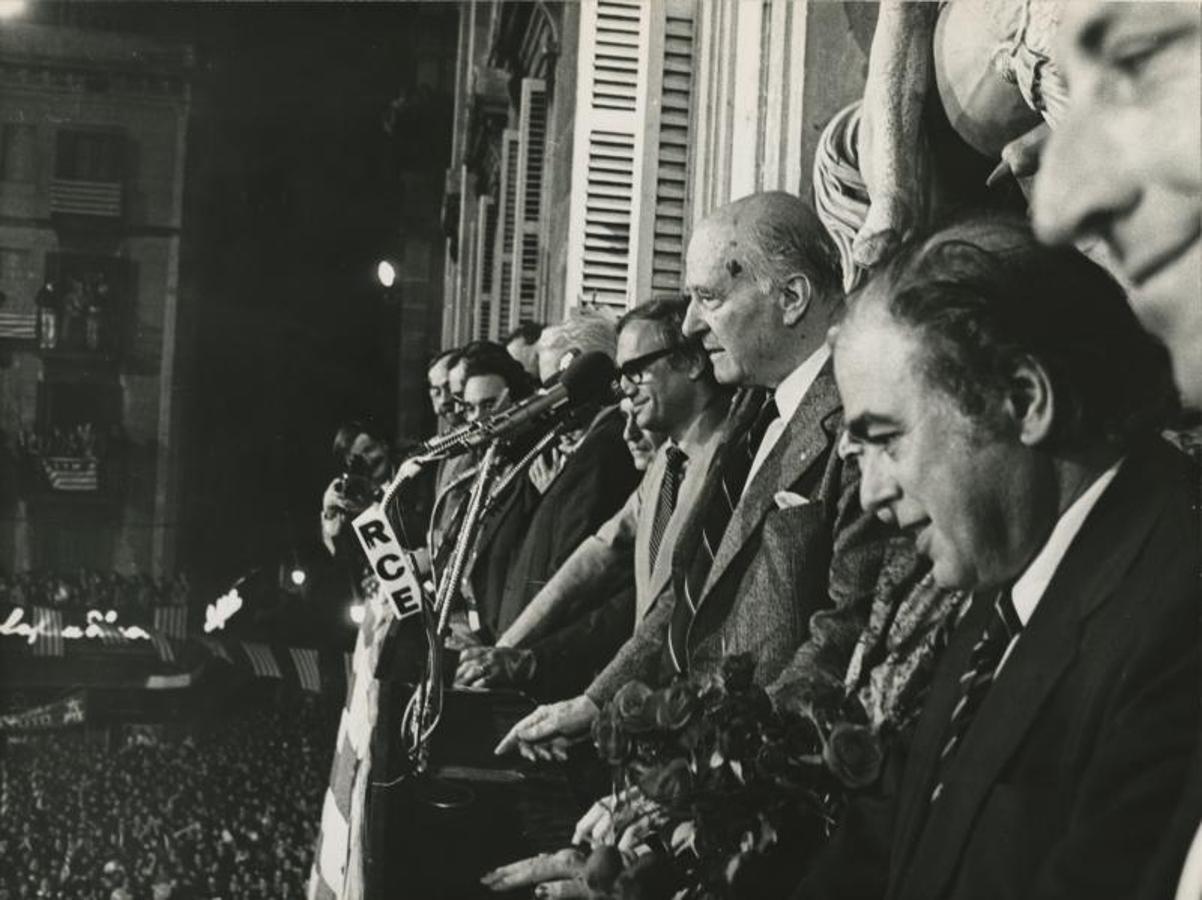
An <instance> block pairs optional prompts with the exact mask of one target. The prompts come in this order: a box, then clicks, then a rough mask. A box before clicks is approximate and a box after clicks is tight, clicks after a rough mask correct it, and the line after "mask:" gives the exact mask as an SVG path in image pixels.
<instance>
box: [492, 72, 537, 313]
mask: <svg viewBox="0 0 1202 900" xmlns="http://www.w3.org/2000/svg"><path fill="white" fill-rule="evenodd" d="M518 136H519V139H518V154H517V156H518V158H517V166H516V174H517V190H516V192H515V207H514V208H515V211H516V214H517V219H516V221H515V228H514V246H513V271H514V278H513V283H512V285H511V288H510V291H511V292H510V296H509V315H510V318H509V321H508V322H507V323H503V325H502V330H505V331H508V330H510V329H513V328H516V327H517V325H518V323H519V322H521V321H533V320H535V319H537V318H539V317H540V308H541V306H542V303H541V297H540V296H539V287H540V284H541V279H540V277H539V261H540V258H541V252H540V248H539V240H538V238H539V229H540V227H541V224H542V217H543V163H544V160H545V158H546V148H547V86H546V82H544V81H542V80H540V79H537V78H524V79H522V103H521V109H520V115H519V121H518Z"/></svg>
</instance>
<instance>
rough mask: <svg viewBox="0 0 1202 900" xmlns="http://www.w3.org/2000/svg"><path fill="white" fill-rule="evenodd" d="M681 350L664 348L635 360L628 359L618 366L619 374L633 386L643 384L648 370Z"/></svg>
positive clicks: (637, 357)
mask: <svg viewBox="0 0 1202 900" xmlns="http://www.w3.org/2000/svg"><path fill="white" fill-rule="evenodd" d="M679 349H681V348H680V347H663V348H661V349H659V350H652V351H651V352H650V353H644V354H643V355H642V356H636V357H635V358H634V359H628V360H627V361H626V362H624V363H622V365H620V366H618V374H619V375H620V376H622V377H623V378H625V379H626V380H627V381H629V382H630V383H631V384H642V383H643V382H644V380H646V377H647V368H648V367H649V366H650V365H651V364H652V363H653V362H655V361H656V360H660V359H663V358H664V357H665V356H671V355H672V354H673V353H675V352H676V351H677V350H679Z"/></svg>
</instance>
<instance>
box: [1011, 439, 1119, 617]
mask: <svg viewBox="0 0 1202 900" xmlns="http://www.w3.org/2000/svg"><path fill="white" fill-rule="evenodd" d="M1122 464H1123V460H1122V459H1120V460H1119V461H1118V462H1116V463H1115V464H1114V465H1113V466H1111V467H1110V468H1109V469H1107V470H1106V471H1105V472H1103V473H1102V474H1101V475H1099V476H1098V477H1097V478H1096V479H1095V480H1094V483H1093V484H1091V485H1090V486H1089V487H1087V488H1086V489H1085V490H1084V491H1082V492H1081V496H1079V497H1078V498H1077V499H1076V500H1074V501H1073V503H1072V505H1071V506H1069V508H1068V509H1066V510H1065V511H1064V512H1063V513H1062V514H1061V516H1060V518H1059V519H1058V520H1057V521H1056V526H1055V527H1054V528H1053V529H1052V533H1051V534H1050V535H1049V536H1048V539H1047V541H1046V542H1045V543H1044V545H1043V547H1042V549H1040V551H1039V553H1037V554H1036V555H1035V558H1034V559H1033V560H1031V563H1030V565H1028V566H1027V568H1026V570H1025V571H1024V572H1023V574H1022V575H1020V576H1019V579H1018V581H1016V582H1014V587H1013V588H1012V589H1011V592H1010V594H1011V597H1012V598H1013V600H1014V609H1015V611H1017V612H1018V618H1019V621H1021V622H1022V623H1023V625H1024V627H1025V626H1026V624H1027V620H1029V619H1030V618H1031V614H1032V613H1034V612H1035V607H1036V605H1038V603H1039V600H1040V598H1041V597H1043V594H1044V591H1046V590H1047V588H1048V585H1049V584H1051V582H1052V576H1054V575H1055V574H1056V569H1057V568H1059V566H1060V561H1061V560H1062V559H1064V554H1065V553H1067V552H1068V548H1069V547H1070V546H1071V545H1072V543H1073V539H1074V538H1076V536H1077V532H1079V531H1080V530H1081V526H1082V525H1084V524H1085V519H1086V518H1087V517H1088V516H1089V513H1090V511H1091V510H1092V509H1093V508H1094V506H1095V505H1096V504H1097V502H1098V500H1099V499H1100V498H1101V496H1102V494H1103V492H1105V490H1106V488H1107V487H1109V486H1110V482H1112V481H1114V476H1115V475H1117V474H1118V471H1119V466H1121V465H1122Z"/></svg>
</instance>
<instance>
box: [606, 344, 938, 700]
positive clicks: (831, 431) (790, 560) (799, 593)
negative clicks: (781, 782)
mask: <svg viewBox="0 0 1202 900" xmlns="http://www.w3.org/2000/svg"><path fill="white" fill-rule="evenodd" d="M762 399H763V394H762V393H758V392H749V393H748V394H747V395H746V396H744V397H743V398H741V400H740V401H739V402H738V403H737V404H736V405H735V407H734V408H733V409H732V418H733V422H732V425H731V427H730V429H729V430H728V432H727V433H728V435H730V438H729V440H728V442H727V444H726V445H725V446H724V447H723V448H722V449H721V450H720V451H719V452H718V456H717V460H716V463H715V465H714V466H713V467H711V470H710V477H709V478H708V479H707V483H706V486H705V488H704V489H703V491H702V496H701V498H700V499H699V502H698V503H697V505H696V506H695V507H694V509H693V510H692V514H691V515H690V516H689V518H688V520H687V521H686V522H685V524H684V525H683V527H682V531H681V536H680V538H679V540H678V541H677V544H676V547H675V549H674V552H673V560H672V565H673V587H672V589H671V591H670V592H665V594H664V595H661V597H660V598H658V599H657V601H656V604H655V606H654V608H653V609H652V611H651V613H650V614H649V615H648V616H647V617H646V618H645V619H644V620H643V621H642V622H641V623H640V624H639V626H638V628H637V629H636V631H635V635H634V637H632V638H631V640H630V641H628V642H627V644H626V645H624V646H623V648H622V650H621V651H619V653H618V655H617V657H615V659H614V661H613V662H612V663H611V664H610V665H609V666H607V667H606V669H605V670H604V671H603V672H602V673H601V674H600V675H599V676H598V677H597V679H595V680H594V682H593V683H592V684H591V685H590V686H589V688H588V690H587V692H586V693H587V694H588V696H589V697H590V698H591V699H592V700H593V701H594V702H595V703H597V704H598V705H600V704H603V703H605V702H607V701H608V700H609V699H610V698H612V696H613V695H614V693H616V692H617V690H618V689H620V688H621V686H622V685H623V684H625V683H626V682H627V681H629V680H631V679H639V680H644V681H649V682H662V681H664V680H665V679H667V678H669V677H670V676H671V665H670V661H669V659H668V654H667V652H666V643H667V641H666V639H667V633H668V628H669V626H670V623H671V618H672V610H673V608H674V606H675V604H676V603H678V602H682V601H680V599H679V598H680V597H681V596H682V592H683V583H684V577H685V573H686V572H687V571H688V569H689V566H690V565H691V563H692V558H693V554H694V553H695V552H697V547H698V545H699V542H700V540H701V526H702V522H703V520H704V515H705V510H706V507H707V504H708V502H709V500H710V498H711V497H713V496H714V494H715V492H717V491H720V490H722V489H723V488H722V484H721V480H720V472H721V468H720V467H721V466H722V465H723V459H724V457H725V455H726V454H727V453H729V452H733V451H734V448H736V447H737V446H738V445H737V443H736V436H737V435H738V434H740V433H741V430H742V429H744V428H746V427H748V425H749V424H750V420H751V419H752V418H754V416H755V413H756V411H757V410H758V409H759V407H760V405H761V404H762ZM841 413H842V407H841V404H840V401H839V394H838V391H837V389H836V386H835V380H834V374H833V372H832V367H831V364H830V363H829V362H828V363H827V364H826V365H825V366H824V367H823V368H822V370H821V371H820V372H819V374H818V376H817V378H816V379H815V380H814V382H813V384H812V385H811V386H810V389H809V390H808V391H807V392H806V394H805V396H804V397H803V399H802V401H801V404H800V405H799V406H798V408H797V410H796V412H795V413H794V414H793V416H792V418H791V419H790V420H789V422H788V423H787V424H786V426H785V429H784V432H783V433H782V434H781V436H780V438H779V439H778V441H777V443H776V445H775V446H774V447H773V448H772V451H771V452H770V453H769V454H768V455H767V457H766V458H765V459H764V462H763V463H762V464H761V466H760V468H759V469H758V471H756V472H755V474H754V475H753V477H752V479H751V481H750V482H749V483H748V484H747V486H746V489H745V491H744V492H743V496H742V497H741V498H740V500H739V502H738V504H737V505H736V508H735V510H734V513H733V515H732V517H731V520H730V522H729V524H728V525H727V528H726V531H725V533H724V534H723V537H722V541H721V542H720V544H719V546H718V549H717V551H716V553H715V555H714V562H713V566H712V568H711V569H710V572H709V575H708V577H707V579H706V583H705V586H704V587H703V589H702V591H701V593H700V596H699V598H698V604H697V611H696V614H695V616H694V617H693V620H692V623H691V625H690V627H689V630H688V636H687V646H686V647H685V648H684V649H683V652H684V653H685V654H686V655H687V665H688V669H689V671H690V672H696V671H702V672H704V671H712V670H714V669H716V668H717V667H718V666H719V664H720V663H721V660H722V658H723V656H724V655H727V654H732V653H740V652H750V653H751V655H752V658H753V659H754V660H755V662H756V681H757V682H758V683H760V684H763V685H766V686H768V688H769V692H770V693H774V694H775V693H777V692H778V691H780V690H781V689H783V688H784V687H785V686H786V685H788V684H790V683H792V682H794V681H798V680H807V679H809V678H812V677H814V676H815V675H816V673H817V672H819V671H820V670H821V671H822V672H824V673H825V677H827V678H831V679H835V680H837V681H839V682H841V681H842V676H843V672H844V670H845V668H846V666H847V663H848V660H849V658H850V656H851V652H852V650H853V648H854V645H855V641H856V638H857V637H858V636H859V633H860V630H861V628H862V627H863V624H864V622H865V619H866V616H867V613H868V609H869V608H870V606H871V603H872V597H873V592H874V589H875V588H876V584H877V578H878V575H879V573H880V572H881V570H882V568H883V567H884V565H885V564H886V562H887V560H888V557H889V554H890V553H891V552H903V553H906V554H911V551H910V550H909V549H908V548H907V547H906V545H904V544H900V543H898V542H896V541H891V540H890V538H889V536H888V535H887V534H886V532H885V529H884V528H883V526H882V525H881V523H880V522H879V521H877V519H876V518H875V517H874V516H870V515H867V514H865V513H864V512H863V511H862V510H861V509H860V503H859V470H858V468H857V466H856V464H855V462H854V460H853V461H847V462H844V461H843V460H841V459H840V458H839V455H838V453H837V452H836V445H837V443H838V435H839V429H840V427H841V424H842V420H841ZM739 449H741V448H739ZM778 492H787V493H789V494H793V495H797V496H799V497H801V498H802V499H803V500H804V501H805V502H803V503H802V505H796V506H791V507H785V508H781V507H780V506H779V505H778V503H777V501H776V499H775V498H776V496H777V494H778ZM913 569H914V570H915V572H916V573H917V571H918V565H917V560H914V561H913ZM913 580H914V579H901V582H902V583H903V584H904V585H905V586H906V587H908V586H909V585H911V584H912V583H913ZM901 593H902V591H901V586H900V585H899V591H898V594H899V598H900V596H901ZM816 614H817V615H816ZM811 638H813V639H812V640H811Z"/></svg>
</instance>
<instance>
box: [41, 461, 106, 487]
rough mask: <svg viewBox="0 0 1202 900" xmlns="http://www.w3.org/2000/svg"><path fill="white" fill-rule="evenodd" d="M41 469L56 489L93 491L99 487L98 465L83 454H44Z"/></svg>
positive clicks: (51, 485)
mask: <svg viewBox="0 0 1202 900" xmlns="http://www.w3.org/2000/svg"><path fill="white" fill-rule="evenodd" d="M42 470H43V471H44V472H45V473H46V480H47V481H48V482H50V487H51V488H52V489H53V490H56V491H95V490H99V489H100V467H99V466H98V465H97V462H96V460H95V459H92V458H90V457H85V456H44V457H42Z"/></svg>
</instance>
